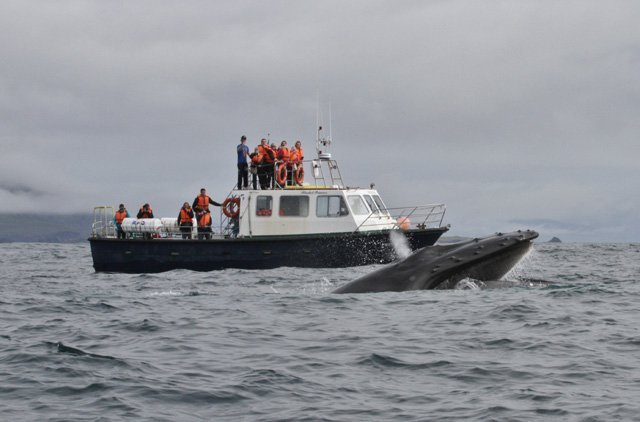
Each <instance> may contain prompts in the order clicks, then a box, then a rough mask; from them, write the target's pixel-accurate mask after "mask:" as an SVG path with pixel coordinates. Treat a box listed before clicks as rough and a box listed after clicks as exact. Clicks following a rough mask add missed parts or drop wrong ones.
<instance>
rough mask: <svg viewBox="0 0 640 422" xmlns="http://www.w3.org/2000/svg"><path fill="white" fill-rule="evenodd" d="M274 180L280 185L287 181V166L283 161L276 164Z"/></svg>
mask: <svg viewBox="0 0 640 422" xmlns="http://www.w3.org/2000/svg"><path fill="white" fill-rule="evenodd" d="M276 182H278V184H279V185H280V186H284V185H285V184H286V183H287V166H285V165H284V163H281V164H280V165H279V166H278V170H277V171H276Z"/></svg>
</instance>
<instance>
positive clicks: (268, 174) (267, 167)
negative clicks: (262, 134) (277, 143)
mask: <svg viewBox="0 0 640 422" xmlns="http://www.w3.org/2000/svg"><path fill="white" fill-rule="evenodd" d="M258 148H260V153H261V154H262V166H261V167H262V172H260V169H258V175H260V173H262V177H259V176H258V178H259V179H260V189H269V186H271V181H272V180H273V163H274V162H275V160H276V153H275V151H274V150H272V149H271V147H270V146H269V143H268V142H267V140H266V139H264V138H262V139H261V140H260V145H258Z"/></svg>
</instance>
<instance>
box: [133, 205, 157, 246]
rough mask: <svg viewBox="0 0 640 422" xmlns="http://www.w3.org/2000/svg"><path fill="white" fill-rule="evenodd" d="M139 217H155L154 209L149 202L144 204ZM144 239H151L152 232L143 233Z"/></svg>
mask: <svg viewBox="0 0 640 422" xmlns="http://www.w3.org/2000/svg"><path fill="white" fill-rule="evenodd" d="M137 217H138V218H153V210H152V209H151V206H149V204H144V205H143V206H142V207H141V208H140V211H138V215H137ZM142 238H143V239H151V233H142Z"/></svg>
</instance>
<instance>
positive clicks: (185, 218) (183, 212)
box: [178, 202, 193, 239]
mask: <svg viewBox="0 0 640 422" xmlns="http://www.w3.org/2000/svg"><path fill="white" fill-rule="evenodd" d="M178 226H180V232H182V238H183V239H191V228H192V227H193V209H191V207H190V206H189V203H188V202H185V203H184V204H182V208H180V213H178Z"/></svg>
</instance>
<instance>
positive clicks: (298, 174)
mask: <svg viewBox="0 0 640 422" xmlns="http://www.w3.org/2000/svg"><path fill="white" fill-rule="evenodd" d="M293 177H294V178H295V179H296V183H297V184H299V185H300V186H302V182H304V167H302V166H301V165H300V166H298V169H297V170H296V172H295V173H293Z"/></svg>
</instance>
